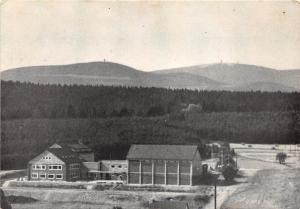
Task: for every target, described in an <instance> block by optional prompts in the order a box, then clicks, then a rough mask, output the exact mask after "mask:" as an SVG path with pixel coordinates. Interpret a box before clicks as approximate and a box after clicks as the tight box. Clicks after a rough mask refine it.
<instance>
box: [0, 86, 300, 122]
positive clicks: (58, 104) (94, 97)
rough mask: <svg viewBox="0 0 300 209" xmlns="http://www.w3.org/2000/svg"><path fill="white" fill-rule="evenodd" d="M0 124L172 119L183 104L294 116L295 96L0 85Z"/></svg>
mask: <svg viewBox="0 0 300 209" xmlns="http://www.w3.org/2000/svg"><path fill="white" fill-rule="evenodd" d="M1 90H2V93H1V106H2V109H1V118H2V120H6V119H16V118H105V117H121V116H142V117H144V116H157V115H165V114H168V113H176V112H178V111H179V110H181V109H182V108H183V107H184V106H185V105H187V104H199V105H200V106H201V108H202V110H203V111H204V112H264V111H270V112H286V111H299V110H300V93H281V92H274V93H267V92H229V91H196V90H195V91H192V90H186V89H176V90H174V89H163V88H139V87H130V88H129V87H109V86H96V87H95V86H76V85H75V86H60V85H37V84H31V83H20V82H10V81H8V82H4V81H2V82H1Z"/></svg>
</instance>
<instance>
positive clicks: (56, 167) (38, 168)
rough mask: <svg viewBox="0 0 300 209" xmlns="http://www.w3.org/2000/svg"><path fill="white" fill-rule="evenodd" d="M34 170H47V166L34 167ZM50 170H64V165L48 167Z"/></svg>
mask: <svg viewBox="0 0 300 209" xmlns="http://www.w3.org/2000/svg"><path fill="white" fill-rule="evenodd" d="M32 169H33V170H46V165H32ZM48 169H49V170H62V165H48Z"/></svg>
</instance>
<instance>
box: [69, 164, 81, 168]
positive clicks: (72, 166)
mask: <svg viewBox="0 0 300 209" xmlns="http://www.w3.org/2000/svg"><path fill="white" fill-rule="evenodd" d="M79 167H80V165H79V164H70V169H79Z"/></svg>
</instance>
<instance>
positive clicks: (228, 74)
mask: <svg viewBox="0 0 300 209" xmlns="http://www.w3.org/2000/svg"><path fill="white" fill-rule="evenodd" d="M155 72H156V73H158V74H169V73H171V74H174V73H182V72H184V73H190V74H192V75H198V76H204V77H207V78H209V79H212V80H215V81H219V82H224V83H227V84H228V85H227V86H226V89H227V90H243V89H239V86H241V87H243V86H248V88H249V90H267V91H277V90H281V91H286V90H288V91H290V90H297V91H299V89H300V70H275V69H272V68H266V67H262V66H256V65H247V64H230V63H217V64H209V65H197V66H190V67H181V68H173V69H166V70H159V71H155ZM257 82H261V83H262V82H264V83H269V84H270V83H272V84H273V85H269V87H268V88H265V89H264V88H262V89H261V88H257V86H256V85H255V83H257ZM251 86H254V87H255V88H251ZM289 87H290V88H289Z"/></svg>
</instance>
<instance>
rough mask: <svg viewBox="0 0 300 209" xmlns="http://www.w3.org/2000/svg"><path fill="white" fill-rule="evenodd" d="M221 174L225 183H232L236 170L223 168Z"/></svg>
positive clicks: (227, 167) (228, 167)
mask: <svg viewBox="0 0 300 209" xmlns="http://www.w3.org/2000/svg"><path fill="white" fill-rule="evenodd" d="M222 174H223V176H224V178H225V180H226V181H233V179H234V177H235V176H236V174H237V169H236V168H235V167H233V166H224V167H223V169H222Z"/></svg>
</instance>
